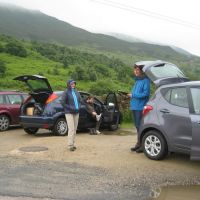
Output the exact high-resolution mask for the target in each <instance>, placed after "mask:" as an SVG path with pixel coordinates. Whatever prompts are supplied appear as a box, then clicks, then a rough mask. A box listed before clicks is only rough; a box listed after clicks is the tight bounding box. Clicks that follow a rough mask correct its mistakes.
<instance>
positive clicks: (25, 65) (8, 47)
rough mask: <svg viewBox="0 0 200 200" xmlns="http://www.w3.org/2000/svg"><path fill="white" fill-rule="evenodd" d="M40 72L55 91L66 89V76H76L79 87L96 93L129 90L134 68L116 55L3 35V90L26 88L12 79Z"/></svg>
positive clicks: (0, 39)
mask: <svg viewBox="0 0 200 200" xmlns="http://www.w3.org/2000/svg"><path fill="white" fill-rule="evenodd" d="M26 74H40V75H42V76H45V77H47V78H48V79H49V81H50V83H51V85H52V87H53V89H54V90H63V89H64V88H65V87H66V80H67V79H71V78H73V79H75V80H77V83H78V89H79V90H84V91H90V92H92V93H94V94H98V95H99V94H104V93H107V92H109V91H113V90H118V89H121V88H123V89H125V90H130V88H129V87H131V85H132V77H131V69H130V67H129V66H127V65H126V64H125V63H123V62H122V61H120V60H119V59H116V58H109V57H107V56H105V55H102V54H92V53H87V52H83V51H79V50H77V49H72V48H68V47H66V46H61V45H56V44H49V43H38V42H28V41H22V40H17V39H15V38H13V37H10V36H5V35H0V76H1V78H0V90H2V89H15V90H19V89H20V90H27V88H25V87H24V86H23V85H21V84H20V83H18V82H16V81H13V78H14V77H16V76H20V75H26Z"/></svg>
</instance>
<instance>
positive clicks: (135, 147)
mask: <svg viewBox="0 0 200 200" xmlns="http://www.w3.org/2000/svg"><path fill="white" fill-rule="evenodd" d="M139 148H140V146H137V145H136V146H134V147H131V151H136V150H137V149H139Z"/></svg>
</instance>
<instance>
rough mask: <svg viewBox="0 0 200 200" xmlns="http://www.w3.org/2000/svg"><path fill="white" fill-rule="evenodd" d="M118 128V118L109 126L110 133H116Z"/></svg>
mask: <svg viewBox="0 0 200 200" xmlns="http://www.w3.org/2000/svg"><path fill="white" fill-rule="evenodd" d="M118 128H119V116H118V117H117V119H116V121H115V123H113V124H111V125H110V126H109V130H110V131H116V130H117V129H118Z"/></svg>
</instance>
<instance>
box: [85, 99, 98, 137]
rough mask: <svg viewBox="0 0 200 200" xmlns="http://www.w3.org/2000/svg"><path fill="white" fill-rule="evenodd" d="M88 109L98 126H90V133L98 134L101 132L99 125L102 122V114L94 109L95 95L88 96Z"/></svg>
mask: <svg viewBox="0 0 200 200" xmlns="http://www.w3.org/2000/svg"><path fill="white" fill-rule="evenodd" d="M86 110H87V111H88V113H89V114H90V115H91V116H92V119H93V120H95V121H96V126H95V128H90V134H91V135H98V134H100V133H101V132H100V131H99V127H100V124H101V120H102V118H101V115H102V114H99V115H98V114H97V113H96V111H95V109H94V97H93V96H88V97H87V99H86Z"/></svg>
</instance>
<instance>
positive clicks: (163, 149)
mask: <svg viewBox="0 0 200 200" xmlns="http://www.w3.org/2000/svg"><path fill="white" fill-rule="evenodd" d="M142 147H143V152H144V153H145V155H146V156H147V157H148V158H150V159H152V160H161V159H164V158H165V157H166V155H167V151H168V150H167V143H166V140H165V138H164V137H163V136H162V134H161V133H159V132H158V131H154V130H152V131H149V132H147V133H146V134H145V135H144V137H143V139H142Z"/></svg>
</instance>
